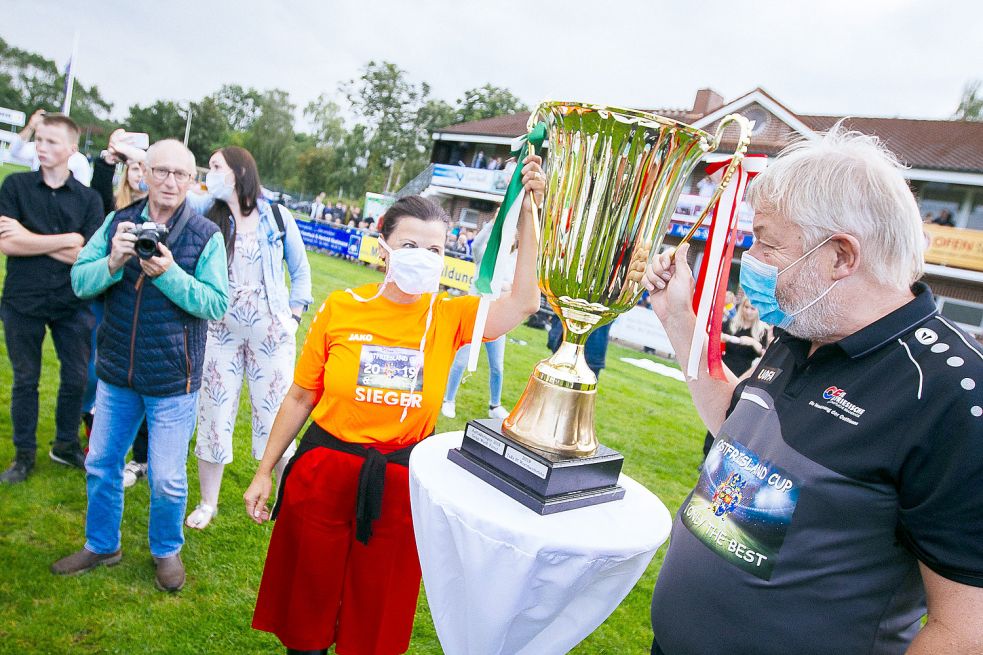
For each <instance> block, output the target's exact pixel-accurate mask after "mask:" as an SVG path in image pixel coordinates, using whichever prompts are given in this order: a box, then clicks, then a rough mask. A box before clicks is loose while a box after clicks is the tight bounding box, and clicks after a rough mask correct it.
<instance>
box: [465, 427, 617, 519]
mask: <svg viewBox="0 0 983 655" xmlns="http://www.w3.org/2000/svg"><path fill="white" fill-rule="evenodd" d="M447 458H448V459H449V460H451V461H452V462H454V463H455V464H457V465H458V466H460V467H461V468H463V469H465V470H467V471H469V472H470V473H472V474H473V475H475V476H477V477H478V478H480V479H481V480H483V481H485V482H487V483H488V484H490V485H491V486H493V487H495V488H496V489H498V490H499V491H501V492H502V493H504V494H505V495H507V496H508V497H509V498H512V499H513V500H515V501H518V502H519V503H521V504H523V505H525V506H526V507H528V508H529V509H531V510H532V511H534V512H536V513H537V514H543V515H545V514H555V513H557V512H564V511H567V510H571V509H576V508H578V507H588V506H590V505H597V504H599V503H607V502H610V501H613V500H620V499H621V498H623V497H624V495H625V490H624V487H621V486H620V485H619V484H618V476H619V475H620V474H621V465H622V464H623V463H624V457H623V456H622V455H621V453H619V452H617V451H615V450H612V449H611V448H608V447H607V446H599V447H598V449H597V451H596V452H595V453H594V454H593V455H591V456H589V457H563V456H561V455H555V454H553V453H546V452H542V451H538V450H535V449H532V448H529V447H528V446H526V445H524V444H522V443H519V442H518V441H516V440H514V439H512V438H511V437H509V436H508V435H506V434H504V433H503V432H502V428H501V421H498V420H494V419H482V420H477V421H469V422H468V425H467V427H466V428H465V430H464V439H463V441H462V442H461V447H460V448H454V449H452V450H450V451H449V452H448V453H447Z"/></svg>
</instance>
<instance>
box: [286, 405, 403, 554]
mask: <svg viewBox="0 0 983 655" xmlns="http://www.w3.org/2000/svg"><path fill="white" fill-rule="evenodd" d="M414 446H416V444H415V443H414V444H410V445H409V446H406V447H405V448H400V449H399V450H394V451H392V452H391V453H389V454H387V455H383V454H382V453H381V452H379V451H378V450H376V449H375V448H373V447H372V446H371V445H368V444H359V443H351V442H350V441H342V440H341V439H339V438H338V437H336V436H334V435H333V434H331V433H329V432H327V431H326V430H325V429H324V428H322V427H321V426H320V425H318V424H317V423H311V426H310V427H309V428H307V432H305V433H304V437H303V438H302V439H301V440H300V446H298V447H297V452H296V453H294V456H293V457H291V458H290V461H289V462H287V466H286V468H284V469H283V477H282V478H281V479H280V481H279V486H278V489H277V498H276V504H274V505H273V513H272V514H271V515H270V519H271V520H272V519H276V517H277V514H279V513H280V505H281V504H282V503H283V493H284V489H286V488H287V476H288V475H289V474H290V469H292V468H293V466H294V464H296V463H297V460H299V459H300V458H301V456H302V455H303V454H304V453H306V452H307V451H309V450H313V449H314V448H330V449H331V450H337V451H339V452H342V453H348V454H349V455H356V456H358V457H362V458H364V459H365V461H364V462H362V468H361V469H360V470H359V472H358V492H357V493H356V495H355V538H356V539H358V540H359V541H361V542H362V543H363V544H367V543H369V538H370V537H372V522H373V521H375V520H376V519H377V518H379V517H380V516H381V515H382V492H383V490H384V488H385V485H386V464H398V465H400V466H407V467H408V466H409V465H410V452H412V450H413V447H414Z"/></svg>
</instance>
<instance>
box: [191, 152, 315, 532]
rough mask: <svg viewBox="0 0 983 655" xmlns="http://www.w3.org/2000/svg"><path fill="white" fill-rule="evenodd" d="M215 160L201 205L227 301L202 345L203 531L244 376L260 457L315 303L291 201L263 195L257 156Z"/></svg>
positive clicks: (224, 155)
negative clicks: (220, 254)
mask: <svg viewBox="0 0 983 655" xmlns="http://www.w3.org/2000/svg"><path fill="white" fill-rule="evenodd" d="M208 168H209V170H208V174H207V175H206V177H205V185H206V186H207V188H208V204H209V205H210V206H209V207H208V208H207V209H206V210H205V212H204V213H205V215H206V216H208V217H209V218H211V219H212V220H213V221H215V223H217V224H218V226H219V228H220V229H221V231H222V235H223V236H224V237H225V244H226V250H227V253H228V260H229V296H230V305H229V310H228V312H226V314H225V316H224V317H223V318H222V319H221V320H218V321H213V322H212V323H210V324H209V328H208V341H207V345H206V347H205V364H204V371H203V374H202V375H203V379H202V390H201V395H200V397H199V401H198V435H197V441H196V445H195V455H196V456H197V457H198V479H199V483H200V485H201V502H200V503H199V504H198V506H197V507H195V509H194V510H193V511H192V512H191V513H190V514H189V515H188V517H187V520H186V521H185V523H186V524H187V525H188V527H191V528H196V529H199V530H201V529H204V528H205V527H206V526H207V525H208V524H209V523H210V522H211V521H212V519H213V518H214V517H215V514H216V513H217V512H218V496H219V489H220V487H221V484H222V473H223V471H224V468H225V466H226V464H229V463H230V462H231V461H232V434H233V432H234V430H235V423H236V415H237V413H238V409H239V392H240V390H241V388H242V383H243V381H245V382H247V383H248V385H249V400H250V404H251V406H252V421H251V423H252V456H253V457H254V458H255V459H256V460H259V459H260V458H262V456H263V451H264V450H265V448H266V441H267V439H268V438H269V435H270V428H271V427H272V425H273V419H274V418H275V417H276V414H277V411H278V410H279V409H280V403H281V402H282V401H283V398H284V396H285V395H286V393H287V390H288V389H289V388H290V384H291V382H292V381H293V376H294V359H295V353H296V335H297V328H298V326H299V325H300V320H301V315H302V313H303V312H304V311H305V310H306V309H307V306H308V305H309V304H310V303H311V302H312V299H311V269H310V265H309V264H308V262H307V252H306V250H305V249H304V242H303V241H302V239H301V236H300V230H299V229H298V228H297V224H296V222H295V221H294V218H293V216H292V215H291V213H290V211H289V210H287V209H286V208H285V207H283V206H282V205H271V204H270V203H269V202H267V201H266V200H265V199H263V198H262V196H261V186H260V181H259V172H258V170H257V168H256V161H255V160H254V159H253V156H252V155H251V154H250V153H249V151H247V150H245V149H244V148H240V147H238V146H227V147H225V148H220V149H219V150H216V151H215V152H214V153H213V154H212V156H211V157H210V158H209V160H208ZM189 200H191V201H192V202H197V200H196V199H193V198H191V197H190V196H189ZM284 265H286V266H284ZM285 267H286V270H287V272H288V273H289V277H290V285H289V288H288V286H287V283H286V280H285V276H284V268H285ZM293 450H294V449H293V448H292V447H291V448H290V449H288V450H287V452H285V453H284V456H283V459H282V460H281V462H280V463H279V464H278V465H277V467H276V469H275V471H276V477H277V480H278V481H279V479H280V473H281V472H282V470H283V467H284V466H286V463H287V461H288V459H289V458H290V456H291V455H292V454H293Z"/></svg>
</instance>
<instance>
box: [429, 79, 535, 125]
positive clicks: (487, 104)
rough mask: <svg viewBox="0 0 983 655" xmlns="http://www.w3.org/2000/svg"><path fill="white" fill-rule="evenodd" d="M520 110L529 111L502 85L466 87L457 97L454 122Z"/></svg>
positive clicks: (513, 112) (463, 121) (464, 121)
mask: <svg viewBox="0 0 983 655" xmlns="http://www.w3.org/2000/svg"><path fill="white" fill-rule="evenodd" d="M520 111H529V107H527V106H526V105H525V103H523V102H522V101H521V100H519V98H518V97H517V96H515V95H513V93H512V92H511V91H509V90H508V89H506V88H503V87H498V86H493V85H491V84H485V85H484V86H480V87H477V88H474V89H468V90H467V91H465V92H464V95H463V96H462V97H461V98H458V100H457V117H456V120H455V122H457V123H466V122H468V121H476V120H480V119H482V118H492V117H493V116H503V115H505V114H515V113H517V112H520ZM448 124H449V123H448ZM439 127H443V126H439Z"/></svg>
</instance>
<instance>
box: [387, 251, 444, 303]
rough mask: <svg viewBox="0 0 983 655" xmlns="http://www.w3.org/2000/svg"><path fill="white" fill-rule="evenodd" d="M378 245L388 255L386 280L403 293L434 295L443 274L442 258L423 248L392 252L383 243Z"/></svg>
mask: <svg viewBox="0 0 983 655" xmlns="http://www.w3.org/2000/svg"><path fill="white" fill-rule="evenodd" d="M379 245H380V246H382V247H383V248H385V250H386V252H388V253H389V267H388V270H387V271H386V279H387V280H389V279H391V280H392V281H393V282H395V283H396V286H397V287H399V289H400V291H402V292H403V293H408V294H410V295H411V296H418V295H420V294H423V293H436V292H437V290H439V289H440V277H441V275H443V273H444V258H443V257H441V256H440V255H438V254H437V253H435V252H430V251H429V250H427V249H425V248H400V249H399V250H393V249H392V248H390V247H389V246H388V244H386V242H385V241H383V240H382V239H379Z"/></svg>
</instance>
